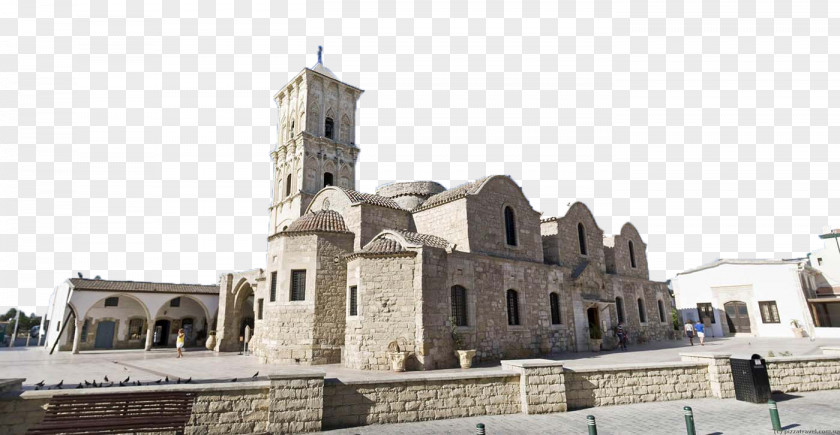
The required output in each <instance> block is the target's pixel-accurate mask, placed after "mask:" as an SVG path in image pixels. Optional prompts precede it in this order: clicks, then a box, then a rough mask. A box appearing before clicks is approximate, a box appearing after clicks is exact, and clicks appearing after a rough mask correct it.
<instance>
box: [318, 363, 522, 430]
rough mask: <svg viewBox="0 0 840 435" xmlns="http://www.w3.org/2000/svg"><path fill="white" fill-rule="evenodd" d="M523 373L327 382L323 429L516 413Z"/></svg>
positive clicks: (518, 407) (518, 408) (518, 405)
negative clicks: (520, 375)
mask: <svg viewBox="0 0 840 435" xmlns="http://www.w3.org/2000/svg"><path fill="white" fill-rule="evenodd" d="M519 411H520V402H519V376H516V375H506V376H505V375H503V376H498V375H497V376H492V377H471V376H468V375H460V377H459V378H452V379H437V380H435V379H430V380H399V381H396V380H392V381H369V382H364V381H362V382H352V383H351V382H348V383H341V382H339V381H336V380H328V381H327V383H326V384H325V385H324V423H323V428H324V429H332V428H341V427H352V426H361V425H368V424H384V423H403V422H412V421H422V420H440V419H446V418H458V417H469V416H479V415H497V414H515V413H518V412H519Z"/></svg>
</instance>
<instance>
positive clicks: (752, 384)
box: [729, 354, 770, 403]
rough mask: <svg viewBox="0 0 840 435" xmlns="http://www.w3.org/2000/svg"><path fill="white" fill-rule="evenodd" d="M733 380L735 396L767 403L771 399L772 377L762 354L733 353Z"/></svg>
mask: <svg viewBox="0 0 840 435" xmlns="http://www.w3.org/2000/svg"><path fill="white" fill-rule="evenodd" d="M729 365H730V366H731V367H732V381H733V383H734V384H735V398H736V399H737V400H741V401H744V402H752V403H767V401H768V400H770V377H769V376H768V375H767V363H766V362H765V361H764V358H762V357H761V355H758V354H753V355H732V356H730V357H729Z"/></svg>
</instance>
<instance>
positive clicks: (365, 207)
mask: <svg viewBox="0 0 840 435" xmlns="http://www.w3.org/2000/svg"><path fill="white" fill-rule="evenodd" d="M355 207H358V208H359V209H360V211H361V228H360V231H359V233H357V236H358V237H357V240H358V242H359V243H358V245H357V246H356V247H355V248H356V250H359V249H361V248H363V247H364V246H365V245H367V244H368V242H370V241H371V240H372V239H373V238H374V237H375V236H376V235H377V234H379V233H380V232H382V230H407V231H414V221H413V220H412V218H411V212H409V211H407V210H395V209H393V208H388V207H380V206H377V205H371V204H360V205H358V206H355Z"/></svg>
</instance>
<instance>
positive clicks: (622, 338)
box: [615, 323, 627, 350]
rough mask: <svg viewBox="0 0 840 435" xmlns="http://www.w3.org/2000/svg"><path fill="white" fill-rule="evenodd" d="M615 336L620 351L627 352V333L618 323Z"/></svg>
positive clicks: (622, 325)
mask: <svg viewBox="0 0 840 435" xmlns="http://www.w3.org/2000/svg"><path fill="white" fill-rule="evenodd" d="M615 335H617V336H618V345H619V347H620V348H621V350H627V331H625V330H624V324H623V323H619V324H618V328H616V330H615Z"/></svg>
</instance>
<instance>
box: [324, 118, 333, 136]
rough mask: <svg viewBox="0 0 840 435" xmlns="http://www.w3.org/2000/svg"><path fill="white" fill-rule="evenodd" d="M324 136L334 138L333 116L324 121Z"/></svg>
mask: <svg viewBox="0 0 840 435" xmlns="http://www.w3.org/2000/svg"><path fill="white" fill-rule="evenodd" d="M324 137H326V138H327V139H332V138H333V119H332V118H327V119H326V121H324Z"/></svg>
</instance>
